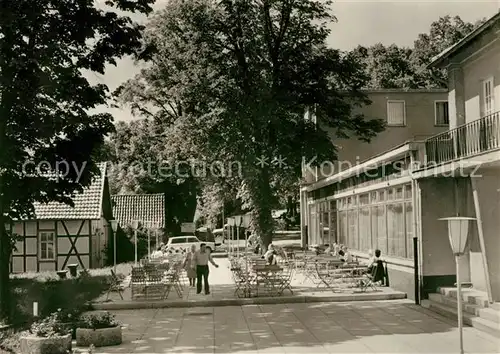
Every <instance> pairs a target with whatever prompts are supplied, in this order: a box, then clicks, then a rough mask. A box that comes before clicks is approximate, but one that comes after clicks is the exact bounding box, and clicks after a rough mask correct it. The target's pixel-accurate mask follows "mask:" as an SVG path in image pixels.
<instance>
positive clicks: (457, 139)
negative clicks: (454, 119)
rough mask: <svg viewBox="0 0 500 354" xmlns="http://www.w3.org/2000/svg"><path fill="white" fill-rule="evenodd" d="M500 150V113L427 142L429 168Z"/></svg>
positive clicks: (426, 151)
mask: <svg viewBox="0 0 500 354" xmlns="http://www.w3.org/2000/svg"><path fill="white" fill-rule="evenodd" d="M496 149H500V112H496V113H493V114H490V115H488V116H485V117H482V118H480V119H478V120H475V121H473V122H470V123H467V124H464V125H461V126H459V127H457V128H455V129H452V130H449V131H446V132H443V133H441V134H438V135H435V136H433V137H432V138H429V139H427V140H426V141H425V156H426V163H427V166H429V167H430V166H433V165H434V166H435V165H439V164H442V163H446V162H451V161H453V160H458V159H462V158H466V157H472V156H475V155H479V154H481V153H484V152H488V151H493V150H496Z"/></svg>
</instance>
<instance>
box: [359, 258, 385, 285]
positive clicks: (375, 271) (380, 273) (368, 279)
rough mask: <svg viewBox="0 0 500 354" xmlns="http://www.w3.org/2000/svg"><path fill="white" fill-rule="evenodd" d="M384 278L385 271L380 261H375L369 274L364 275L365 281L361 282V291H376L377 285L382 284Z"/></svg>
mask: <svg viewBox="0 0 500 354" xmlns="http://www.w3.org/2000/svg"><path fill="white" fill-rule="evenodd" d="M384 277H385V269H384V264H383V263H382V261H377V263H375V265H374V266H373V268H372V270H371V272H370V273H367V274H365V279H363V281H362V282H361V284H360V285H361V291H366V289H368V288H371V289H372V290H377V284H378V283H379V282H383V281H384Z"/></svg>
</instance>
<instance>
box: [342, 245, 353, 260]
mask: <svg viewBox="0 0 500 354" xmlns="http://www.w3.org/2000/svg"><path fill="white" fill-rule="evenodd" d="M344 259H345V262H347V263H351V262H352V261H353V258H352V254H351V252H349V250H348V249H347V247H344Z"/></svg>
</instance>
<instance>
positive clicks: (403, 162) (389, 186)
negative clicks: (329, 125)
mask: <svg viewBox="0 0 500 354" xmlns="http://www.w3.org/2000/svg"><path fill="white" fill-rule="evenodd" d="M499 30H500V14H496V15H495V16H493V17H492V18H491V19H490V20H488V21H487V22H486V23H484V24H483V25H482V26H481V27H479V28H478V29H476V30H475V31H474V32H473V33H471V34H470V35H468V36H467V37H466V38H464V39H463V40H462V41H460V42H459V43H457V44H456V45H455V46H453V47H452V48H449V49H447V50H446V51H445V52H443V53H442V54H441V55H439V56H438V57H436V58H435V59H434V60H433V62H432V64H431V66H432V67H437V68H446V69H447V70H448V77H449V90H448V98H447V101H448V106H447V107H448V108H447V110H448V114H449V123H450V128H449V129H447V130H446V131H443V132H441V133H437V134H436V135H434V136H431V137H428V138H425V139H421V140H418V139H417V141H414V142H408V143H405V144H401V145H398V146H394V147H393V148H392V149H388V150H386V151H385V152H382V153H381V152H374V155H373V156H372V157H371V158H370V159H368V160H367V161H365V162H362V163H360V164H357V165H354V166H352V167H350V168H348V169H346V170H343V171H340V172H337V173H335V174H333V175H331V176H328V177H326V178H316V181H314V183H310V184H308V185H306V186H303V187H302V189H301V206H302V207H301V211H302V216H303V218H302V225H303V229H302V237H303V243H307V244H309V245H313V244H321V243H331V242H338V243H343V244H345V245H347V246H348V247H350V248H351V250H352V252H353V253H354V254H355V255H358V256H359V257H361V258H363V257H366V256H367V250H368V249H375V248H378V249H380V250H381V251H382V254H383V256H384V258H385V259H386V261H387V264H388V271H389V279H390V285H391V287H394V288H396V289H398V290H402V291H405V292H406V293H407V294H408V296H409V297H410V298H413V297H414V296H418V297H420V298H426V297H427V296H428V294H429V293H432V292H436V291H437V288H438V287H441V286H454V284H455V283H456V281H457V279H456V269H455V260H454V255H453V254H452V251H451V247H450V244H449V240H448V230H447V224H446V222H444V221H441V220H439V219H441V218H445V217H450V216H466V217H472V218H474V219H475V220H476V221H475V222H474V223H473V225H472V226H471V228H470V230H469V240H468V245H467V252H466V256H464V257H462V258H461V263H460V267H461V270H462V272H461V274H462V278H461V279H460V281H461V282H470V283H472V285H473V287H474V288H475V289H476V290H480V291H484V292H485V293H487V294H488V298H489V300H490V301H491V302H494V301H500V278H499V277H498V274H500V262H499V261H498V253H499V252H500V235H499V230H500V217H499V216H500V195H499V193H500V114H499V113H498V111H499V110H500V66H499V65H498V63H499V62H500V61H499V59H500V41H499V36H498V31H499ZM433 104H434V107H435V111H434V114H428V115H427V116H425V117H423V118H422V119H426V120H428V121H430V122H433V121H434V122H436V117H437V116H438V115H439V114H440V113H438V110H439V109H444V103H443V105H441V104H436V103H433ZM438 106H439V107H438ZM390 114H391V113H390V112H389V111H388V114H387V117H388V120H389V116H390ZM415 135H417V134H415ZM353 143H354V142H353ZM395 145H396V144H395ZM415 255H416V256H417V257H416V258H415V257H414V256H415ZM417 271H418V273H417ZM415 274H418V277H417V278H416V277H415ZM415 281H417V282H418V284H415ZM415 289H418V290H417V291H415Z"/></svg>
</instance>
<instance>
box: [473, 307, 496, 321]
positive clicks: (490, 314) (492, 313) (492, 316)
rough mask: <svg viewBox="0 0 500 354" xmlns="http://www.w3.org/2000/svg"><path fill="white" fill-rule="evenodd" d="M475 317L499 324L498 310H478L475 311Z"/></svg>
mask: <svg viewBox="0 0 500 354" xmlns="http://www.w3.org/2000/svg"><path fill="white" fill-rule="evenodd" d="M476 315H477V316H479V317H481V318H484V319H485V320H488V321H492V322H496V323H498V324H500V310H495V309H494V308H487V309H485V308H479V309H477V312H476Z"/></svg>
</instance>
